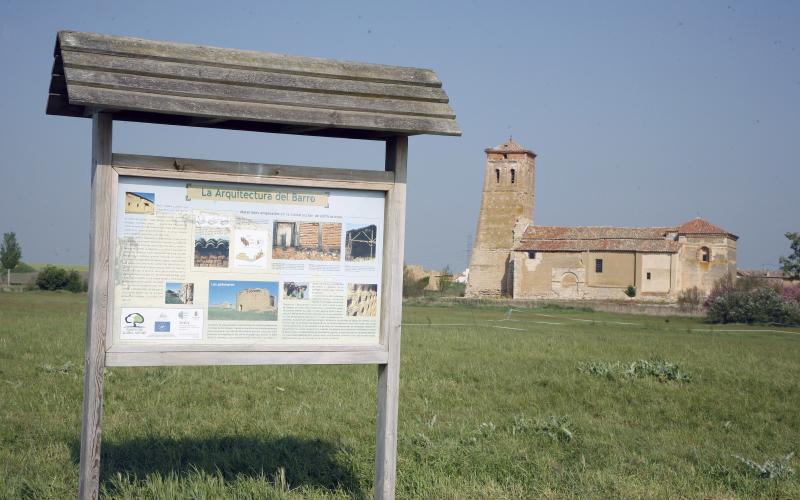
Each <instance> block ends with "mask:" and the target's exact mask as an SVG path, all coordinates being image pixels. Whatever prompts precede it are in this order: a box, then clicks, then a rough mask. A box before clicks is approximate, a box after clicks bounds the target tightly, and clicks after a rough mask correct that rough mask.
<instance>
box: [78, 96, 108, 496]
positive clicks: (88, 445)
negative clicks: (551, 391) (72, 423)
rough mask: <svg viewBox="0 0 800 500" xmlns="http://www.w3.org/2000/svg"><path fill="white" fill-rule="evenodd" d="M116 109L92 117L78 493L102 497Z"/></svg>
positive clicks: (97, 113) (79, 494)
mask: <svg viewBox="0 0 800 500" xmlns="http://www.w3.org/2000/svg"><path fill="white" fill-rule="evenodd" d="M112 128H113V120H112V115H111V114H110V113H102V112H96V113H94V115H93V116H92V167H91V195H92V205H91V207H92V208H91V215H90V229H91V233H90V234H91V236H90V240H89V252H90V257H89V287H88V288H89V307H88V313H87V318H86V354H85V357H86V359H85V361H86V363H85V371H84V380H83V426H82V429H81V454H80V478H79V483H78V498H80V499H81V500H84V499H96V498H98V496H99V492H100V491H99V490H100V437H101V436H100V435H101V431H100V429H101V421H102V417H103V378H104V371H105V356H106V334H107V332H106V330H107V326H108V300H109V297H108V288H109V286H108V283H109V272H110V255H111V234H110V228H111V224H110V220H109V218H110V217H111V214H112V203H113V199H112V198H113V192H114V189H113V170H112V168H111V142H112V140H111V137H112Z"/></svg>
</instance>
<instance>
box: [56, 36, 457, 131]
mask: <svg viewBox="0 0 800 500" xmlns="http://www.w3.org/2000/svg"><path fill="white" fill-rule="evenodd" d="M448 102H449V99H448V97H447V94H446V93H445V92H444V90H443V89H442V82H441V81H440V80H439V78H438V77H437V76H436V73H434V72H433V71H431V70H429V69H420V68H407V67H401V66H386V65H381V64H365V63H356V62H346V61H337V60H332V59H319V58H312V57H296V56H286V55H281V54H273V53H269V52H255V51H246V50H233V49H223V48H217V47H206V46H201V45H189V44H181V43H172V42H158V41H153V40H144V39H139V38H129V37H119V36H110V35H100V34H96V33H81V32H75V31H61V32H59V33H58V36H57V39H56V47H55V61H54V63H53V71H52V78H51V82H50V95H49V99H48V102H47V113H48V114H52V115H65V116H91V114H92V113H93V111H95V110H103V111H108V112H112V113H114V119H115V120H126V121H138V122H149V123H166V124H173V125H189V126H198V127H214V128H226V129H236V130H251V131H261V132H277V133H289V134H305V135H320V136H330V137H350V138H358V139H383V138H386V137H390V136H396V135H416V134H437V135H461V130H460V129H459V128H458V124H457V123H456V121H455V114H454V113H453V110H452V108H451V107H450V106H449V104H448Z"/></svg>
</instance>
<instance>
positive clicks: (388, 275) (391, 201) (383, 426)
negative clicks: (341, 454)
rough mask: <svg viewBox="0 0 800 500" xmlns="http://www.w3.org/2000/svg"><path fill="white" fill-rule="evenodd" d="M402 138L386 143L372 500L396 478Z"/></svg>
mask: <svg viewBox="0 0 800 500" xmlns="http://www.w3.org/2000/svg"><path fill="white" fill-rule="evenodd" d="M407 161H408V137H393V138H391V139H389V140H387V141H386V167H385V168H386V170H388V171H394V175H395V178H394V187H392V189H391V190H390V191H389V192H388V193H387V194H386V224H385V229H384V234H385V235H386V236H385V237H384V242H383V245H384V254H383V255H384V259H383V276H382V283H383V293H382V296H381V300H382V305H383V307H382V309H383V315H382V316H381V332H382V334H383V335H384V339H385V341H386V345H387V347H388V350H389V359H388V361H387V363H386V364H380V365H378V419H377V424H378V429H377V444H376V446H375V498H376V499H378V500H391V499H393V498H394V493H395V480H396V478H397V409H398V399H399V395H400V323H401V322H402V316H403V246H404V243H405V230H406V164H407Z"/></svg>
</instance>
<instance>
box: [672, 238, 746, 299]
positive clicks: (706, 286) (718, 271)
mask: <svg viewBox="0 0 800 500" xmlns="http://www.w3.org/2000/svg"><path fill="white" fill-rule="evenodd" d="M678 241H680V242H681V243H682V244H681V249H680V251H679V252H678V260H679V269H680V272H679V279H678V289H679V290H687V289H689V288H692V287H695V286H696V287H697V288H699V289H700V290H701V291H702V292H703V293H705V294H708V293H709V292H711V289H712V288H713V286H714V282H715V281H717V280H718V279H720V278H722V277H724V276H725V275H727V274H734V275H735V273H736V241H735V240H733V239H732V238H728V237H727V236H722V235H708V236H706V235H698V236H691V235H687V236H680V237H679V239H678ZM702 247H707V248H708V249H709V250H710V252H711V259H710V261H709V262H703V261H702V260H701V259H700V258H699V255H700V250H701V248H702Z"/></svg>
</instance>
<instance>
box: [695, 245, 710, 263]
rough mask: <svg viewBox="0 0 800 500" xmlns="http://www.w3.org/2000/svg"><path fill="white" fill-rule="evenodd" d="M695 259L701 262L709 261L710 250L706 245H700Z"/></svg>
mask: <svg viewBox="0 0 800 500" xmlns="http://www.w3.org/2000/svg"><path fill="white" fill-rule="evenodd" d="M697 259H698V260H700V261H702V262H711V250H710V249H709V248H708V247H700V250H699V251H698V252H697Z"/></svg>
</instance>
